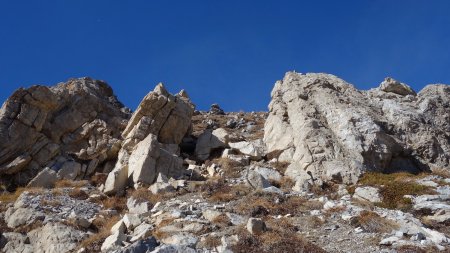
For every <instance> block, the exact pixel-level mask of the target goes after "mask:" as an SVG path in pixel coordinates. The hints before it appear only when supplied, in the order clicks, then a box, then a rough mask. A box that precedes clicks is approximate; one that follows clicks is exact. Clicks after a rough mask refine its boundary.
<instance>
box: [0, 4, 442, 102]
mask: <svg viewBox="0 0 450 253" xmlns="http://www.w3.org/2000/svg"><path fill="white" fill-rule="evenodd" d="M289 70H296V71H297V72H302V73H304V72H327V73H332V74H335V75H337V76H339V77H341V78H343V79H345V80H347V81H348V82H350V83H353V84H354V85H355V86H357V87H358V88H362V89H367V88H371V87H375V86H377V85H378V84H379V83H380V82H381V81H382V80H383V78H384V77H385V76H392V77H394V78H396V79H398V80H401V81H403V82H406V83H408V84H409V85H411V86H413V88H414V89H416V90H420V89H421V88H422V87H423V86H424V85H426V84H428V83H438V82H440V83H450V1H437V0H426V1H425V0H424V1H414V0H407V1H402V0H385V1H377V0H367V1H346V0H342V1H282V0H273V1H265V0H258V1H243V0H237V1H235V0H226V1H214V0H205V1H200V0H190V1H186V0H180V1H166V0H164V1H151V0H147V1H132V0H130V1H125V0H120V1H119V0H101V1H97V0H71V1H69V0H54V1H50V0H40V1H31V0H30V1H22V0H14V1H12V0H0V73H1V75H0V101H4V100H5V99H6V98H7V97H8V96H9V95H10V94H11V93H12V92H13V90H15V89H17V88H19V87H21V86H22V87H28V86H30V85H32V84H47V85H53V84H55V83H58V82H61V81H66V80H67V79H69V78H71V77H82V76H90V77H93V78H96V79H102V80H105V81H107V82H108V83H109V84H110V85H111V86H112V87H113V88H114V90H115V93H116V95H117V96H118V97H119V99H120V100H121V101H122V102H123V103H124V104H125V105H127V106H129V107H130V108H131V109H135V108H136V106H137V105H138V103H139V101H140V100H141V98H142V97H143V96H144V95H145V94H147V92H148V91H150V90H152V89H153V87H154V86H155V85H156V84H157V83H158V82H160V81H161V82H163V83H165V84H166V86H167V88H168V89H169V90H170V91H172V92H177V91H178V90H180V89H182V88H184V89H186V90H187V92H188V94H189V95H190V96H191V98H192V100H193V101H194V103H195V104H196V105H197V108H198V109H202V110H205V109H208V108H209V105H210V104H211V103H215V102H217V103H219V104H220V105H221V106H222V107H223V108H224V109H225V110H226V111H238V110H241V109H242V110H245V111H252V110H267V105H268V103H269V100H270V91H271V89H272V87H273V84H274V82H275V81H276V80H278V79H281V78H282V77H283V75H284V73H285V72H286V71H289Z"/></svg>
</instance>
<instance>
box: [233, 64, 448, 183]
mask: <svg viewBox="0 0 450 253" xmlns="http://www.w3.org/2000/svg"><path fill="white" fill-rule="evenodd" d="M391 81H392V80H390V81H389V82H391ZM390 86H391V85H387V87H390ZM394 86H398V85H397V84H396V85H394ZM401 86H402V85H401ZM402 87H403V86H402ZM397 88H398V87H397ZM397 88H395V89H394V90H395V92H399V90H398V89H397ZM403 88H405V87H403ZM406 88H407V87H406ZM406 88H405V89H406ZM386 89H388V90H390V89H391V88H386ZM400 93H402V94H404V93H403V91H400ZM407 93H408V92H407ZM409 93H411V92H409ZM449 94H450V88H449V86H447V85H428V86H427V87H425V88H424V89H423V90H422V91H421V92H420V93H419V94H418V95H417V96H399V95H396V94H394V93H391V92H384V91H381V90H380V89H372V90H369V91H359V90H357V89H355V88H354V87H353V86H352V85H351V84H348V83H346V82H345V81H343V80H341V79H339V78H337V77H335V76H333V75H328V74H299V73H295V72H288V73H287V74H286V75H285V77H284V79H283V80H282V81H278V82H277V83H276V84H275V87H274V88H273V90H272V101H271V102H270V105H269V109H270V113H269V117H268V118H267V120H266V123H265V133H264V142H265V144H266V146H267V152H281V154H283V153H285V152H289V153H291V154H292V158H291V160H290V161H289V162H291V164H290V166H289V167H288V168H287V170H286V173H285V174H286V175H288V176H289V177H291V178H292V179H294V180H295V181H297V180H302V181H303V182H304V181H305V179H307V177H306V175H305V174H306V173H307V172H309V173H311V175H312V177H313V178H314V179H321V180H324V181H334V182H336V183H356V182H357V180H358V178H359V177H360V175H362V174H363V173H364V172H365V171H378V172H394V171H399V170H406V171H409V172H419V171H423V170H429V169H431V170H433V169H435V168H436V169H437V168H441V169H442V168H444V169H450V157H449V155H448V154H449V151H450V141H449V139H448V138H446V137H445V136H447V135H448V132H450V123H449V122H450V111H448V110H446V109H445V108H448V106H450V95H449ZM411 95H413V94H412V93H411ZM230 146H231V145H230ZM302 178H303V179H302Z"/></svg>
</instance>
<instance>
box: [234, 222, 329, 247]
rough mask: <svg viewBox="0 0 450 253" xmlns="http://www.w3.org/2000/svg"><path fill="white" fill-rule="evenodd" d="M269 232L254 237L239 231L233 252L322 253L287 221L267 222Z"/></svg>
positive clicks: (243, 229) (243, 230) (242, 229)
mask: <svg viewBox="0 0 450 253" xmlns="http://www.w3.org/2000/svg"><path fill="white" fill-rule="evenodd" d="M267 225H268V231H266V232H264V233H262V234H259V235H252V234H250V233H248V232H247V230H246V229H245V228H243V227H241V228H239V229H237V234H238V236H239V241H238V243H237V245H234V246H233V247H232V251H233V252H246V253H252V252H255V253H256V252H257V253H265V252H271V253H272V252H273V253H278V252H298V253H307V252H308V253H322V252H325V251H324V250H323V249H321V248H320V247H318V246H316V245H314V244H312V243H310V242H308V241H307V240H305V239H304V238H303V237H301V236H300V235H299V234H298V233H297V231H296V230H297V229H296V227H294V226H292V225H291V224H290V222H289V221H288V220H286V219H279V220H272V221H271V220H269V221H267Z"/></svg>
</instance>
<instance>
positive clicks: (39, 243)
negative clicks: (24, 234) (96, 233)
mask: <svg viewBox="0 0 450 253" xmlns="http://www.w3.org/2000/svg"><path fill="white" fill-rule="evenodd" d="M86 236H87V235H86V233H84V232H81V231H78V230H75V229H74V228H72V227H69V226H66V225H63V224H59V223H47V224H46V225H45V226H43V227H41V228H37V229H35V230H32V231H31V232H29V233H28V237H29V238H30V243H31V244H32V245H33V247H34V248H35V252H48V253H60V252H70V251H71V250H73V249H75V248H76V247H77V245H78V243H79V242H81V241H82V240H83V238H85V237H86Z"/></svg>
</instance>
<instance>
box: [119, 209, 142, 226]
mask: <svg viewBox="0 0 450 253" xmlns="http://www.w3.org/2000/svg"><path fill="white" fill-rule="evenodd" d="M122 220H123V223H125V226H126V227H127V229H128V230H133V229H134V228H135V227H137V226H138V225H139V224H141V222H142V220H141V218H139V216H138V215H137V214H130V213H127V214H125V215H124V216H123V218H122Z"/></svg>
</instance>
